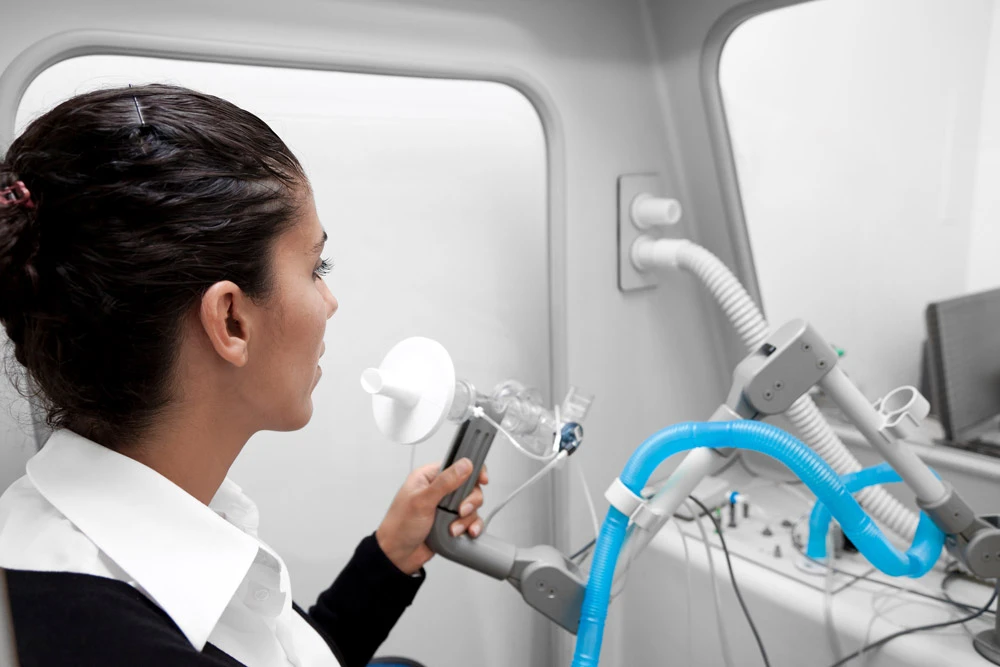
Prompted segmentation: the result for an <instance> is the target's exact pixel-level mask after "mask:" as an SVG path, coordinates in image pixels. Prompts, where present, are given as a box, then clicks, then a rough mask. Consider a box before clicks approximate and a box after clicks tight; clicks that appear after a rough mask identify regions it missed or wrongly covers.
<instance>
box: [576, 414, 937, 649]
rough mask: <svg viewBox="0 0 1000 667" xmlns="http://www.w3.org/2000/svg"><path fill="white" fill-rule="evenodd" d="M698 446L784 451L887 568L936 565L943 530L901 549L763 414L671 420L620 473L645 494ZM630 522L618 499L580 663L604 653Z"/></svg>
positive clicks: (604, 532) (583, 620)
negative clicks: (653, 478)
mask: <svg viewBox="0 0 1000 667" xmlns="http://www.w3.org/2000/svg"><path fill="white" fill-rule="evenodd" d="M696 447H711V448H713V449H714V448H720V447H735V448H737V449H750V450H753V451H757V452H761V453H763V454H767V455H769V456H771V457H773V458H776V459H778V460H779V461H781V462H782V463H784V464H785V465H786V466H788V468H789V469H791V470H792V472H794V473H795V475H796V476H797V477H798V478H799V479H801V480H802V481H803V482H805V484H806V485H807V486H808V487H809V488H810V489H811V490H812V492H813V493H815V494H816V497H817V498H818V499H819V500H820V501H821V502H822V503H823V504H824V505H825V506H826V507H828V508H829V509H830V512H831V513H832V515H833V516H834V517H836V519H837V521H838V522H839V523H840V525H841V528H843V530H844V534H845V535H847V536H848V537H849V538H850V540H851V541H852V542H853V543H854V544H855V546H857V547H858V551H860V552H861V553H862V554H864V555H865V557H866V558H868V560H869V561H871V562H872V564H873V565H874V566H875V567H877V568H879V569H880V570H882V571H884V572H886V571H887V568H888V569H894V568H895V567H896V566H897V565H898V563H900V562H901V561H902V562H906V563H909V562H911V561H910V559H911V558H914V559H922V560H923V561H924V562H926V560H927V559H930V563H931V564H932V565H933V563H934V561H936V560H937V557H938V555H939V554H940V552H941V545H942V543H943V540H944V536H943V535H941V531H940V530H938V529H937V527H936V526H934V525H933V524H930V527H928V528H927V529H926V530H924V531H920V530H918V531H917V535H916V536H915V538H914V544H913V546H912V547H911V548H910V551H908V552H907V554H905V555H902V554H900V552H899V550H898V549H896V548H895V547H894V546H893V545H892V544H891V543H890V542H889V541H888V540H887V539H886V537H885V535H883V534H882V531H881V530H880V529H879V527H878V526H877V525H875V522H874V521H872V519H871V517H869V516H868V515H867V514H866V513H865V511H864V510H863V509H861V506H860V505H858V503H857V501H856V500H854V498H853V496H851V493H850V491H848V490H847V488H846V487H845V486H844V484H843V482H842V481H841V480H840V476H839V475H837V473H836V472H835V471H834V470H833V468H831V467H830V466H829V465H828V464H827V463H826V461H824V460H823V459H822V458H821V457H820V456H819V455H818V454H816V453H815V452H814V451H812V450H811V449H809V448H808V447H806V446H805V445H804V444H802V443H801V442H799V441H798V440H797V439H795V438H794V437H792V436H791V435H789V434H787V433H785V432H784V431H782V430H781V429H779V428H777V427H774V426H771V425H770V424H765V423H762V422H752V421H732V422H711V423H693V422H689V423H685V424H677V425H676V426H670V427H668V428H665V429H663V430H662V431H659V432H658V433H656V434H654V435H653V436H651V437H650V438H648V439H647V440H646V441H645V442H643V443H642V445H640V446H639V448H638V449H637V450H636V451H635V453H633V454H632V456H631V458H629V460H628V463H627V464H626V465H625V470H624V471H623V472H622V474H621V481H622V483H623V484H625V486H627V487H628V488H629V490H631V491H632V492H633V493H635V494H636V495H639V494H640V493H641V492H642V489H643V487H644V486H645V485H646V482H647V481H648V480H649V477H650V475H652V474H653V471H654V470H656V468H657V467H658V466H659V465H660V464H661V463H663V461H665V460H666V459H668V458H669V457H671V456H673V455H674V454H677V453H680V452H683V451H687V450H689V449H694V448H696ZM627 527H628V517H626V516H625V515H624V514H622V513H621V512H619V511H618V510H617V509H615V508H614V507H612V508H611V509H609V510H608V514H607V517H606V518H605V519H604V525H603V526H602V527H601V533H600V536H599V537H598V540H597V546H596V547H595V549H594V562H593V565H592V566H591V570H590V579H589V581H588V582H587V592H586V594H585V596H584V600H583V607H582V609H581V611H580V625H579V628H578V630H577V636H576V651H575V653H574V656H573V667H596V665H597V662H598V659H599V658H600V655H601V641H602V638H603V635H604V622H605V620H606V618H607V615H608V602H609V598H610V596H611V584H612V580H613V579H614V572H615V566H616V565H617V563H618V555H619V552H620V551H621V548H622V544H623V542H624V541H625V531H626V528H627ZM935 545H936V547H935Z"/></svg>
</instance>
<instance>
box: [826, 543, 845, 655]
mask: <svg viewBox="0 0 1000 667" xmlns="http://www.w3.org/2000/svg"><path fill="white" fill-rule="evenodd" d="M826 545H827V546H826V553H827V554H830V555H829V556H828V557H830V558H832V557H833V531H829V532H828V533H827V535H826ZM833 575H834V572H833V568H832V567H827V568H826V572H825V573H824V575H823V591H824V592H823V625H824V626H825V627H826V637H827V640H828V641H829V642H830V648H831V649H832V650H833V655H834V657H835V658H837V659H838V660H839V659H841V658H842V657H844V647H843V646H841V645H840V637H839V636H838V635H837V626H836V624H835V623H834V620H833Z"/></svg>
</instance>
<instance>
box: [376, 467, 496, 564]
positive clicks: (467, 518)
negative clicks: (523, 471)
mask: <svg viewBox="0 0 1000 667" xmlns="http://www.w3.org/2000/svg"><path fill="white" fill-rule="evenodd" d="M471 474H472V461H470V460H469V459H459V460H458V461H456V462H455V464H454V465H452V466H451V467H450V468H447V469H446V470H439V466H438V465H437V464H433V463H432V464H430V465H426V466H422V467H420V468H417V469H416V470H414V471H413V472H411V473H410V476H409V477H407V478H406V481H405V482H403V486H402V488H400V490H399V492H398V493H397V494H396V497H395V498H394V499H393V501H392V505H390V506H389V511H388V512H386V514H385V518H384V519H382V525H380V526H379V527H378V530H376V531H375V539H376V540H378V545H379V547H381V549H382V552H383V553H385V555H386V556H388V557H389V560H391V561H392V563H393V565H395V566H396V567H398V568H399V569H400V570H401V571H403V572H405V573H406V574H413V573H414V572H417V571H418V570H419V569H420V568H421V567H423V566H424V563H426V562H427V561H429V560H430V559H431V558H432V557H433V556H434V552H433V551H431V550H430V547H428V546H427V545H426V544H424V541H425V540H426V539H427V536H428V535H430V532H431V527H432V526H433V525H434V515H435V513H436V512H437V506H438V504H439V503H440V502H441V501H442V500H443V499H444V497H445V496H447V495H448V494H449V493H451V492H452V491H455V490H457V489H458V488H459V487H460V486H462V484H464V483H465V481H466V480H467V479H469V475H471ZM488 482H489V477H488V476H487V474H486V466H483V469H482V471H481V472H480V473H479V483H478V484H476V488H475V489H473V490H472V493H470V494H469V496H468V497H467V498H466V499H465V500H463V501H462V504H461V505H460V506H459V518H458V519H456V520H455V521H454V522H452V524H451V534H452V535H454V536H456V537H457V536H458V535H461V534H462V533H464V532H468V533H469V535H470V536H471V537H479V534H480V533H481V532H483V520H482V519H480V518H479V513H478V512H477V510H478V509H479V508H480V507H481V506H482V504H483V489H482V486H483V485H485V484H487V483H488Z"/></svg>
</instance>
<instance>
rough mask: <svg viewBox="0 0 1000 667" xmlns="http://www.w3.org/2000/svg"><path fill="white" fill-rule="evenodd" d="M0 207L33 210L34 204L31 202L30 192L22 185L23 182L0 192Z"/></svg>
mask: <svg viewBox="0 0 1000 667" xmlns="http://www.w3.org/2000/svg"><path fill="white" fill-rule="evenodd" d="M0 206H24V207H25V208H35V202H34V201H32V199H31V192H30V191H29V190H28V188H27V187H26V186H25V185H24V182H23V181H18V182H16V183H14V185H11V186H10V187H7V188H4V189H3V190H0Z"/></svg>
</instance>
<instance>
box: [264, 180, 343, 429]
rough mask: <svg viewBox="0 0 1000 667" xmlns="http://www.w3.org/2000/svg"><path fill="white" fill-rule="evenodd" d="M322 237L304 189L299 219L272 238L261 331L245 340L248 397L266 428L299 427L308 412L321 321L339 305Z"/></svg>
mask: <svg viewBox="0 0 1000 667" xmlns="http://www.w3.org/2000/svg"><path fill="white" fill-rule="evenodd" d="M325 242H326V233H325V232H324V231H323V227H322V225H320V222H319V216H318V215H317V214H316V203H315V201H314V200H313V196H312V192H308V193H307V194H306V195H305V200H304V202H303V205H302V208H301V210H300V214H299V219H298V220H297V221H296V222H295V223H294V224H293V225H292V226H291V227H290V228H289V229H288V230H287V231H285V232H284V233H283V234H281V236H279V237H278V238H277V239H276V240H275V245H274V250H273V252H274V256H273V263H272V271H273V275H274V290H273V292H272V294H271V296H270V298H269V299H268V301H267V303H266V304H265V306H264V307H263V308H262V312H261V320H260V321H261V322H262V324H263V326H262V327H261V330H260V331H258V332H257V333H259V334H260V335H258V336H252V337H251V339H250V341H249V352H250V355H249V356H250V363H251V364H254V365H255V368H254V370H253V373H252V375H253V378H252V382H251V384H252V385H253V386H250V387H248V390H249V391H248V394H249V396H248V398H250V402H251V409H253V410H255V411H256V412H257V414H258V415H259V416H260V417H261V419H262V422H263V424H262V428H264V429H267V430H273V431H291V430H295V429H299V428H302V427H303V426H305V425H306V423H308V421H309V419H310V417H312V412H313V405H312V392H313V389H315V388H316V384H317V383H318V382H319V378H320V375H322V371H321V369H320V367H319V358H320V356H322V354H323V352H324V344H323V334H324V332H325V331H326V321H327V320H328V319H330V318H331V317H333V314H334V313H335V312H337V307H338V304H337V299H336V298H334V296H333V294H331V293H330V290H329V289H328V288H327V286H326V283H325V282H323V278H322V274H323V273H325V272H326V269H327V268H328V267H327V266H326V265H325V263H324V262H323V259H322V252H323V246H324V243H325ZM255 362H256V363H255Z"/></svg>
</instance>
